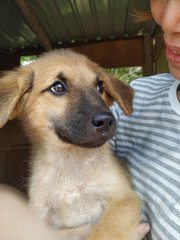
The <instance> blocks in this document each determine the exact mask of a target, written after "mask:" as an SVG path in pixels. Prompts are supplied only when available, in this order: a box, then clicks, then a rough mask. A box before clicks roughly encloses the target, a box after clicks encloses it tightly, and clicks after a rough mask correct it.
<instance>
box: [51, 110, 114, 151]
mask: <svg viewBox="0 0 180 240" xmlns="http://www.w3.org/2000/svg"><path fill="white" fill-rule="evenodd" d="M54 130H55V133H56V135H57V136H58V138H59V139H60V140H61V141H63V142H64V143H68V144H73V145H76V146H79V147H87V148H95V147H99V146H101V145H103V144H104V143H105V142H106V141H107V140H109V139H110V138H112V137H113V135H114V133H115V130H116V122H115V118H114V116H113V115H112V113H111V112H105V113H97V114H94V115H93V116H92V119H91V121H90V120H88V121H83V120H73V121H71V122H69V123H66V124H64V125H60V124H57V123H56V124H54Z"/></svg>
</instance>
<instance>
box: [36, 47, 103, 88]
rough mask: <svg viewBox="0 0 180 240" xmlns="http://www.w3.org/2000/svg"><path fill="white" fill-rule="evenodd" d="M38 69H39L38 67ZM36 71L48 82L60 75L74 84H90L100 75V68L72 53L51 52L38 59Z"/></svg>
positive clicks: (82, 56)
mask: <svg viewBox="0 0 180 240" xmlns="http://www.w3.org/2000/svg"><path fill="white" fill-rule="evenodd" d="M38 65H39V66H40V67H39V66H38ZM38 65H36V66H37V68H38V69H37V70H38V72H39V73H40V75H41V76H42V75H44V77H45V78H46V79H48V80H51V81H53V80H55V78H56V77H57V76H59V75H60V73H62V74H63V75H64V77H65V78H67V79H69V81H71V80H72V81H73V82H74V83H75V84H76V83H77V82H78V83H79V84H81V83H82V84H83V83H84V80H85V83H86V84H91V83H92V82H94V81H96V79H97V77H98V76H99V75H100V67H99V66H98V65H97V64H95V63H94V62H92V61H90V60H89V59H88V58H87V57H85V56H84V55H81V54H78V53H74V52H72V51H64V52H63V53H61V52H56V51H55V52H53V53H50V54H46V55H45V56H44V57H42V58H40V59H39V64H38Z"/></svg>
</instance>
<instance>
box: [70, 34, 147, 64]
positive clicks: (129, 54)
mask: <svg viewBox="0 0 180 240" xmlns="http://www.w3.org/2000/svg"><path fill="white" fill-rule="evenodd" d="M72 49H74V50H76V51H78V52H80V53H83V54H85V55H86V56H88V57H89V58H90V59H92V60H93V61H95V62H97V63H98V64H100V65H101V66H102V67H105V68H119V67H132V66H143V65H144V52H143V50H144V40H143V38H135V39H126V40H116V41H109V42H101V43H93V44H88V45H84V46H79V47H72Z"/></svg>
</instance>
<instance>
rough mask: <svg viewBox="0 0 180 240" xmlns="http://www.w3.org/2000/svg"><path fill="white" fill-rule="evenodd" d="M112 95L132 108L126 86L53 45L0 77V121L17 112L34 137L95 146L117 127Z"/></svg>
mask: <svg viewBox="0 0 180 240" xmlns="http://www.w3.org/2000/svg"><path fill="white" fill-rule="evenodd" d="M114 100H115V101H117V102H118V104H119V105H120V107H121V108H122V110H123V111H124V113H125V114H127V115H128V114H130V113H131V112H132V100H133V91H132V89H131V88H130V87H128V86H126V85H124V84H123V83H121V82H120V81H119V80H117V79H116V78H114V77H112V76H110V75H108V74H107V73H106V72H105V71H104V70H103V69H102V68H100V67H99V66H98V65H97V64H95V63H94V62H92V61H90V60H89V59H88V58H87V57H85V56H83V55H81V54H78V53H75V52H73V51H71V50H55V51H52V52H49V53H47V54H45V55H43V56H42V57H40V58H39V59H38V60H37V61H36V62H33V63H31V64H29V65H28V66H25V67H21V68H19V69H17V70H16V71H13V72H9V73H8V74H6V75H5V76H3V77H2V78H1V79H0V127H2V126H3V125H4V124H5V123H6V122H7V121H8V119H12V118H15V117H18V118H20V119H22V122H23V124H24V126H25V129H26V130H27V133H28V134H29V136H31V140H32V141H36V142H37V141H39V140H41V141H42V140H45V141H49V143H53V144H57V143H58V144H59V143H61V144H62V143H63V144H64V143H70V144H75V145H78V146H82V147H97V146H100V145H102V144H104V143H105V142H106V141H107V140H108V139H109V138H111V137H112V136H113V134H114V132H115V128H116V123H115V119H114V116H113V115H112V113H111V111H110V110H109V106H110V105H111V104H112V103H113V101H114Z"/></svg>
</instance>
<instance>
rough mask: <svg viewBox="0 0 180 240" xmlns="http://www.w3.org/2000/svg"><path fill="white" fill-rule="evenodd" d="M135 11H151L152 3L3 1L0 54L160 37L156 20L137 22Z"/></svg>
mask: <svg viewBox="0 0 180 240" xmlns="http://www.w3.org/2000/svg"><path fill="white" fill-rule="evenodd" d="M135 9H137V10H140V11H141V10H142V11H149V0H2V1H0V51H12V50H14V49H16V50H17V49H18V50H22V51H23V50H26V49H30V50H33V49H34V50H35V49H39V48H44V49H45V50H49V49H52V48H55V47H61V46H62V47H64V46H75V45H83V44H87V43H92V42H101V41H102V42H103V41H111V40H117V39H132V38H136V37H139V36H142V35H143V34H144V33H146V32H148V33H149V34H150V35H152V36H153V35H155V34H157V32H158V31H159V28H158V27H157V25H156V24H155V23H154V21H153V20H151V21H146V22H143V23H142V22H141V23H136V22H135V21H134V18H133V16H132V13H133V11H134V10H135Z"/></svg>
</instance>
